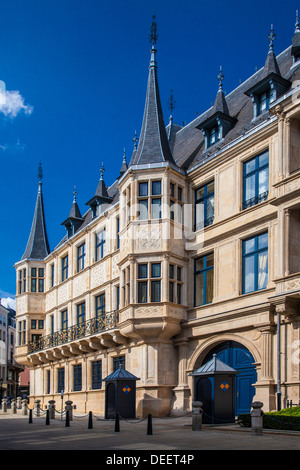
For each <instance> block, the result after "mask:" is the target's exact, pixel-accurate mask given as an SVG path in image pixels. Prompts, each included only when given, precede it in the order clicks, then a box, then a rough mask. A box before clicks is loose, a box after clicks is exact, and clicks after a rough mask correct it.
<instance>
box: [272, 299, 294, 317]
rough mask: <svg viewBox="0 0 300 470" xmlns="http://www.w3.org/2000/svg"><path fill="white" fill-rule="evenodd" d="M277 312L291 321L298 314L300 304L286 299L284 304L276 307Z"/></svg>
mask: <svg viewBox="0 0 300 470" xmlns="http://www.w3.org/2000/svg"><path fill="white" fill-rule="evenodd" d="M275 311H276V313H279V314H280V315H281V316H284V317H285V318H286V319H291V318H293V317H296V316H297V314H298V303H296V302H293V301H288V300H287V299H286V300H285V301H284V302H282V303H280V304H277V305H275Z"/></svg>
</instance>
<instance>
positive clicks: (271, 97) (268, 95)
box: [257, 89, 276, 115]
mask: <svg viewBox="0 0 300 470" xmlns="http://www.w3.org/2000/svg"><path fill="white" fill-rule="evenodd" d="M275 99H276V96H275V90H271V89H269V90H267V91H266V92H265V93H262V94H261V95H260V96H259V97H258V113H257V114H258V115H260V114H262V113H264V112H265V111H267V110H268V109H269V107H270V104H271V103H273V101H275Z"/></svg>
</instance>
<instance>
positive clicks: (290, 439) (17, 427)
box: [0, 413, 300, 463]
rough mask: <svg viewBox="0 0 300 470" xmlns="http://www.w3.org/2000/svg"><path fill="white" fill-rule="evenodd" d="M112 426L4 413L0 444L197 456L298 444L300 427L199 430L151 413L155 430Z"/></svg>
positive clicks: (138, 423)
mask: <svg viewBox="0 0 300 470" xmlns="http://www.w3.org/2000/svg"><path fill="white" fill-rule="evenodd" d="M114 429H115V423H114V421H109V420H103V419H101V418H100V417H97V416H96V417H95V416H93V428H92V429H89V428H88V415H78V416H77V415H74V419H73V421H71V422H70V426H69V427H67V426H66V425H65V421H61V420H60V418H59V417H58V418H56V419H54V420H52V419H51V420H50V424H49V425H46V419H45V416H41V417H36V416H33V422H32V423H29V417H28V416H22V415H20V414H19V415H11V414H9V413H6V414H4V413H0V450H32V451H37V450H106V451H110V454H111V455H114V452H116V455H122V452H124V451H131V450H132V451H133V452H131V455H135V453H134V451H136V452H138V451H144V450H147V451H154V452H155V451H166V452H167V453H168V454H174V453H175V454H176V451H197V452H195V458H196V456H197V455H199V453H198V452H199V451H204V450H300V432H298V433H297V432H292V431H287V432H278V431H264V434H263V436H252V435H251V430H250V429H246V428H241V427H240V426H238V425H227V426H214V427H213V426H207V425H205V426H203V430H202V431H198V432H195V431H192V427H191V417H190V416H189V417H182V418H164V419H158V418H153V422H152V430H153V434H152V435H147V420H138V419H137V420H135V421H134V420H128V421H123V420H121V422H120V432H115V430H114ZM118 451H119V452H120V454H118ZM177 453H178V452H177ZM185 454H188V452H185ZM190 454H193V452H190ZM152 463H156V462H152ZM173 463H175V462H173Z"/></svg>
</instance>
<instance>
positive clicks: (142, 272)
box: [138, 264, 148, 279]
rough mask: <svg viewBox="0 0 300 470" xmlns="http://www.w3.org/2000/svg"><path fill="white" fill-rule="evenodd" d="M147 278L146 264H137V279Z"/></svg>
mask: <svg viewBox="0 0 300 470" xmlns="http://www.w3.org/2000/svg"><path fill="white" fill-rule="evenodd" d="M147 277H148V268H147V264H139V265H138V278H139V279H146V278H147Z"/></svg>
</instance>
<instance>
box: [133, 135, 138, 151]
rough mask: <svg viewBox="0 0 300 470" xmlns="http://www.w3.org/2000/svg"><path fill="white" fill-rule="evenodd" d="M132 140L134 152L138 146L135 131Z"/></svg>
mask: <svg viewBox="0 0 300 470" xmlns="http://www.w3.org/2000/svg"><path fill="white" fill-rule="evenodd" d="M132 140H133V142H134V150H136V149H137V148H138V146H137V144H138V141H139V138H138V136H137V135H136V131H135V132H134V138H133V139H132Z"/></svg>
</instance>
